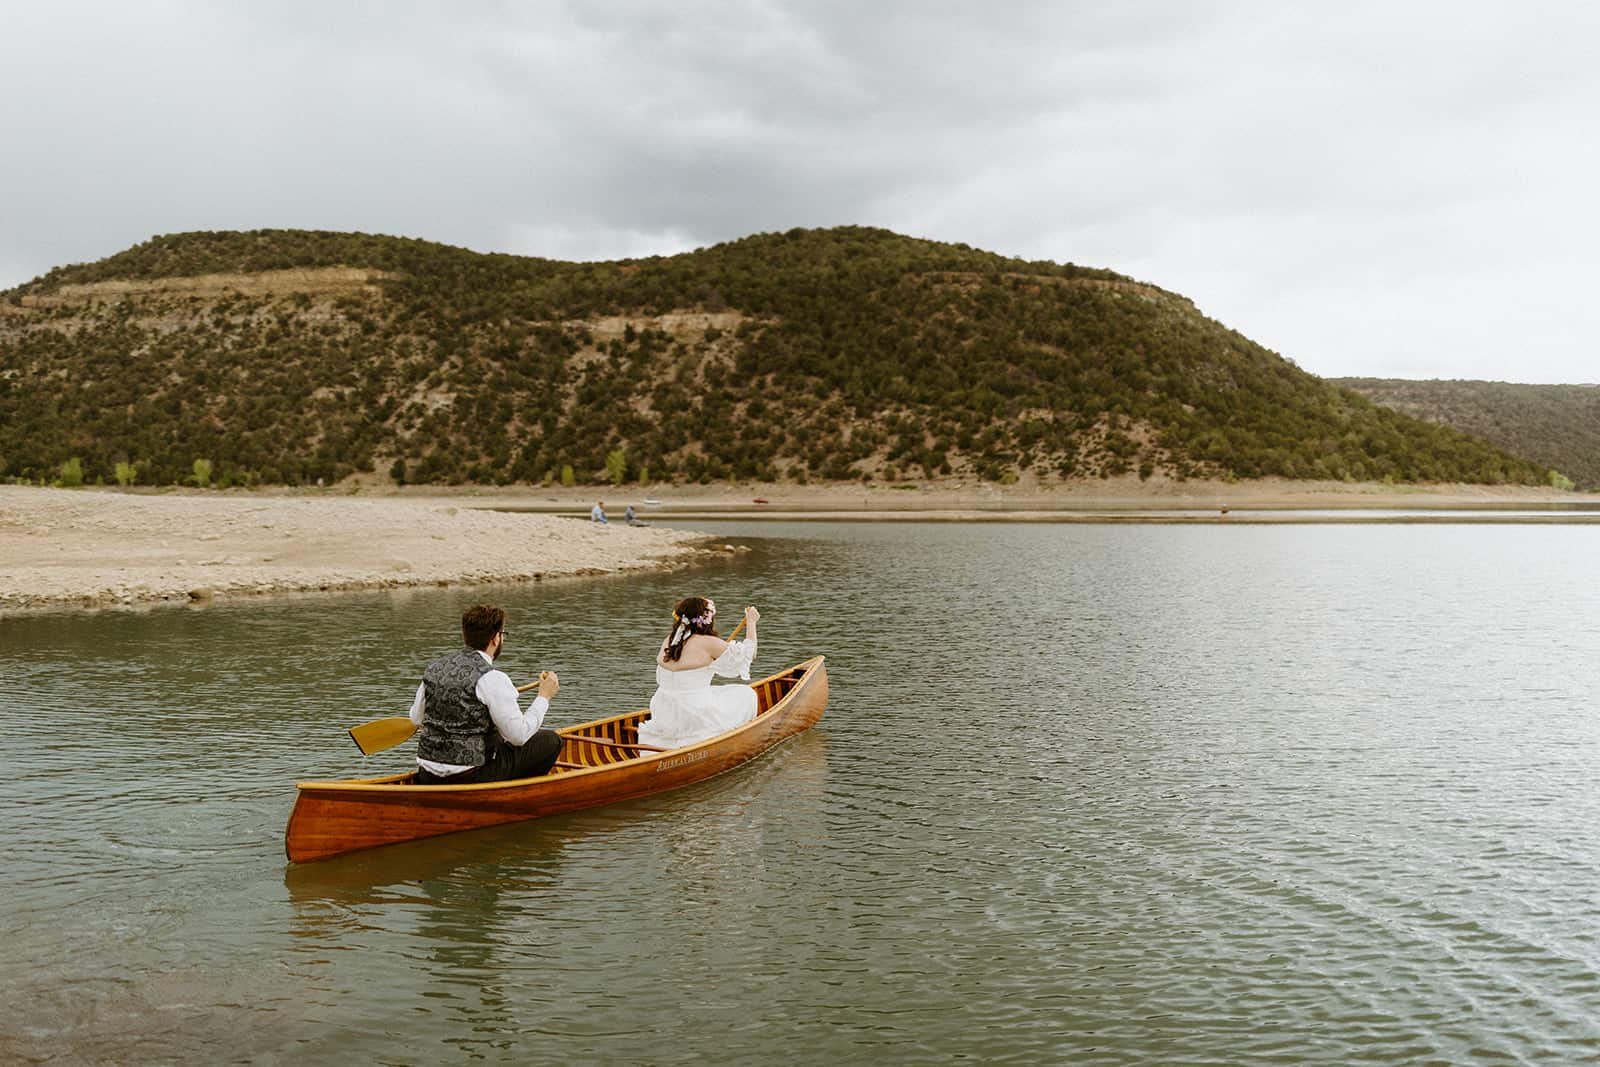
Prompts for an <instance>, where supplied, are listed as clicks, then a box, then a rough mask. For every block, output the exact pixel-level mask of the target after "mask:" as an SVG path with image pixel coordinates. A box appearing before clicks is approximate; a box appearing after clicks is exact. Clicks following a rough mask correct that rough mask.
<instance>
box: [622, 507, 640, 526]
mask: <svg viewBox="0 0 1600 1067" xmlns="http://www.w3.org/2000/svg"><path fill="white" fill-rule="evenodd" d="M622 517H623V518H624V519H627V520H628V525H629V526H637V525H639V516H638V514H637V513H636V512H635V511H634V510H633V505H632V504H629V505H628V508H627V510H626V511H624V512H623V513H622Z"/></svg>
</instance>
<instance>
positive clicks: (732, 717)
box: [639, 596, 761, 748]
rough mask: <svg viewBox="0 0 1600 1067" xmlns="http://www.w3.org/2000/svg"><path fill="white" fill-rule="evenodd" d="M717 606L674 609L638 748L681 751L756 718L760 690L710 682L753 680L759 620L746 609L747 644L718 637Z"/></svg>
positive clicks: (685, 603)
mask: <svg viewBox="0 0 1600 1067" xmlns="http://www.w3.org/2000/svg"><path fill="white" fill-rule="evenodd" d="M716 618H717V605H716V603H715V602H714V601H712V600H708V599H707V598H705V597H698V596H692V597H686V598H685V599H683V600H680V601H678V606H677V607H675V608H673V610H672V630H671V631H670V632H669V633H668V634H667V639H666V640H665V641H663V642H661V651H660V652H658V653H656V692H655V695H654V696H652V697H651V698H650V718H648V719H646V720H645V721H644V722H642V723H640V724H639V743H640V744H645V745H660V746H661V747H662V748H681V747H682V746H684V745H692V744H694V743H695V742H697V741H704V740H705V739H706V738H708V737H713V736H715V735H717V734H720V733H722V732H723V731H724V730H731V729H733V728H734V727H735V726H739V725H741V724H743V723H747V722H749V721H750V720H751V719H753V718H755V715H756V691H755V690H754V689H751V688H750V687H749V686H748V685H717V686H714V685H712V684H711V679H712V678H713V677H715V676H717V675H721V676H722V677H724V678H743V679H744V680H745V681H749V680H750V664H751V662H752V661H754V660H755V658H756V620H758V619H760V618H761V613H760V612H759V611H757V610H756V609H755V608H753V607H750V608H745V609H744V621H745V626H746V627H747V628H748V630H749V634H748V636H746V637H745V639H744V640H743V641H724V640H723V639H722V638H720V637H718V636H717V630H716Z"/></svg>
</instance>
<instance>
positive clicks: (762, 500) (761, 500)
mask: <svg viewBox="0 0 1600 1067" xmlns="http://www.w3.org/2000/svg"><path fill="white" fill-rule="evenodd" d="M766 502H767V498H766V497H764V496H758V497H756V498H755V499H754V500H752V501H751V503H752V504H765V503H766Z"/></svg>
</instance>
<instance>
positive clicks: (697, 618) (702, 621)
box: [672, 604, 717, 626]
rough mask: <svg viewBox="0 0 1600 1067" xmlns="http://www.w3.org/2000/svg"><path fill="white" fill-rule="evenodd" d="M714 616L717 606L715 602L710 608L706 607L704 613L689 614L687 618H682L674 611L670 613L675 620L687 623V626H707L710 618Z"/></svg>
mask: <svg viewBox="0 0 1600 1067" xmlns="http://www.w3.org/2000/svg"><path fill="white" fill-rule="evenodd" d="M716 617H717V608H716V605H715V604H713V605H712V606H711V607H710V608H708V609H707V610H706V612H705V614H703V615H690V616H688V617H687V618H684V617H683V616H681V615H679V614H678V613H677V612H676V611H674V612H673V613H672V618H673V620H674V621H675V622H681V623H684V624H686V625H689V626H708V625H710V623H711V620H712V619H714V618H716Z"/></svg>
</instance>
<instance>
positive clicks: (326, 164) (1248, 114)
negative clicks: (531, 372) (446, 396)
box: [0, 0, 1600, 381]
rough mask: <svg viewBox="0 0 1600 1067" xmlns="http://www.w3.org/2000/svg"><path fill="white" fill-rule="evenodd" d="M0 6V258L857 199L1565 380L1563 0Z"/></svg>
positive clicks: (1572, 89) (507, 231) (1472, 365)
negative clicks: (270, 234) (141, 244)
mask: <svg viewBox="0 0 1600 1067" xmlns="http://www.w3.org/2000/svg"><path fill="white" fill-rule="evenodd" d="M13 8H14V9H13V10H12V11H10V12H9V13H8V15H7V21H8V24H9V25H8V30H9V32H8V33H6V34H5V35H4V36H3V37H0V93H3V94H4V98H5V99H6V100H7V101H9V102H10V106H8V107H7V108H6V109H5V110H4V111H0V140H3V143H4V144H5V146H6V147H5V156H6V166H5V167H4V168H3V170H0V203H4V204H5V205H6V209H5V210H4V211H3V212H0V285H9V284H15V283H17V282H20V281H23V280H26V278H28V277H31V276H33V275H35V274H37V273H40V272H42V271H43V270H45V269H48V268H49V267H51V266H54V265H57V264H60V263H64V262H73V261H83V260H90V259H96V258H99V257H101V256H104V255H108V254H110V253H112V252H115V251H117V250H119V249H120V248H123V247H125V246H127V245H129V244H132V243H134V242H136V241H139V240H143V239H144V238H146V237H148V236H150V235H151V234H153V233H162V232H174V231H179V230H190V229H248V228H256V227H263V226H292V227H309V228H319V229H350V230H365V231H369V232H382V233H395V234H405V235H409V236H419V237H427V238H431V239H435V240H441V241H447V242H450V243H455V244H462V245H466V246H468V247H472V248H478V249H482V250H486V251H487V250H497V251H511V252H519V253H524V254H531V255H546V256H554V257H558V258H567V259H575V258H613V257H620V256H637V255H647V254H652V253H662V254H666V253H672V252H677V251H682V250H685V249H688V248H692V247H695V246H698V245H704V244H709V243H713V242H716V241H720V240H726V239H730V238H734V237H739V236H743V235H745V234H748V233H752V232H757V231H769V230H782V229H787V228H789V227H791V226H824V225H837V224H843V223H866V224H872V225H881V226H887V227H890V228H892V229H896V230H899V231H901V232H906V233H911V234H915V235H918V236H926V237H933V238H938V239H941V240H950V241H961V242H965V243H968V244H971V245H975V246H978V247H984V248H991V249H994V250H996V251H1000V252H1005V253H1008V254H1014V255H1022V256H1026V257H1029V258H1038V259H1053V260H1071V261H1073V262H1078V263H1087V264H1092V265H1096V266H1107V267H1111V268H1113V269H1116V270H1120V271H1123V272H1126V273H1129V274H1133V275H1135V276H1138V277H1141V278H1144V279H1147V280H1150V281H1153V282H1155V283H1157V284H1160V285H1163V286H1166V287H1167V288H1170V289H1174V290H1177V291H1179V292H1183V293H1185V294H1187V295H1189V296H1191V297H1193V298H1194V299H1195V300H1196V301H1197V302H1198V303H1199V304H1200V306H1201V307H1202V308H1203V309H1204V310H1206V311H1207V312H1208V313H1210V314H1212V315H1214V316H1215V317H1217V318H1219V319H1221V320H1222V321H1224V322H1226V323H1228V324H1229V325H1230V326H1233V327H1235V328H1237V329H1239V330H1240V331H1242V332H1244V333H1246V334H1248V335H1250V336H1252V337H1255V338H1256V339H1258V340H1260V341H1262V342H1263V343H1266V344H1268V345H1269V346H1271V347H1273V348H1275V349H1276V350H1278V351H1280V352H1282V353H1283V354H1284V355H1287V356H1290V357H1291V358H1294V359H1295V360H1296V361H1297V362H1299V363H1300V364H1301V365H1302V366H1305V367H1306V368H1308V369H1310V370H1313V371H1316V372H1318V373H1322V374H1357V373H1360V374H1392V375H1403V376H1417V377H1493V378H1504V379H1510V380H1522V381H1533V380H1544V381H1579V380H1593V379H1594V378H1596V377H1597V375H1596V374H1595V372H1594V371H1593V370H1592V369H1591V367H1592V364H1591V362H1590V360H1589V359H1588V358H1587V357H1588V355H1589V352H1590V349H1591V347H1592V344H1593V338H1594V337H1595V336H1596V332H1597V331H1596V327H1597V326H1600V311H1597V310H1595V309H1594V308H1593V307H1592V306H1591V305H1592V303H1593V302H1592V301H1590V300H1589V299H1588V293H1587V287H1586V283H1587V281H1588V279H1589V278H1591V277H1593V276H1594V275H1595V273H1596V271H1595V268H1596V266H1597V259H1600V252H1597V251H1596V248H1595V246H1594V242H1593V241H1592V240H1591V239H1590V234H1591V233H1592V232H1593V231H1594V229H1595V226H1594V223H1595V221H1596V210H1595V208H1594V207H1593V204H1592V190H1593V189H1594V188H1595V185H1596V181H1595V179H1596V178H1597V176H1600V159H1597V149H1596V147H1595V146H1594V141H1593V139H1592V138H1591V137H1590V136H1589V127H1590V125H1591V124H1592V119H1591V116H1592V115H1594V114H1596V113H1597V112H1600V107H1597V105H1600V76H1597V74H1596V73H1595V72H1594V64H1593V63H1592V61H1591V53H1592V51H1593V48H1594V45H1595V42H1596V40H1597V38H1600V32H1597V31H1600V15H1597V14H1591V13H1590V12H1589V10H1588V9H1586V8H1583V7H1581V6H1579V5H1570V4H1544V3H1520V4H1510V3H1493V4H1490V3H1453V4H1444V3H1411V4H1405V5H1395V4H1377V3H1354V4H1344V5H1340V6H1339V7H1337V8H1333V7H1327V6H1319V7H1315V8H1311V9H1309V10H1308V9H1305V8H1304V6H1303V5H1295V6H1290V5H1277V4H1268V3H1251V2H1244V0H1239V2H1217V3H1209V4H1207V3H1181V2H1177V0H1173V2H1165V3H1155V2H1150V3H1127V4H1116V5H1042V4H1023V3H1001V2H995V3H990V4H987V5H982V6H974V5H967V4H962V5H957V4H943V5H941V4H927V3H899V4H893V3H885V4H872V5H863V4H847V3H838V4H800V3H793V4H778V3H767V4H727V3H707V2H679V3H673V4H642V3H635V4H625V3H607V4H578V3H573V4H568V5H562V4H538V5H530V4H505V5H461V6H460V7H459V8H458V7H447V6H444V5H428V4H414V5H389V4H382V5H379V4H371V5H317V4H307V3H293V4H282V3H280V4H275V5H270V6H268V5H257V6H255V7H254V8H251V7H246V6H244V5H237V6H232V7H229V6H221V5H203V4H198V3H189V2H179V0H171V2H168V3H165V4H155V5H138V6H137V7H131V6H124V5H113V4H103V5H96V4H59V5H48V6H46V5H31V6H28V7H23V6H21V5H13Z"/></svg>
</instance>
